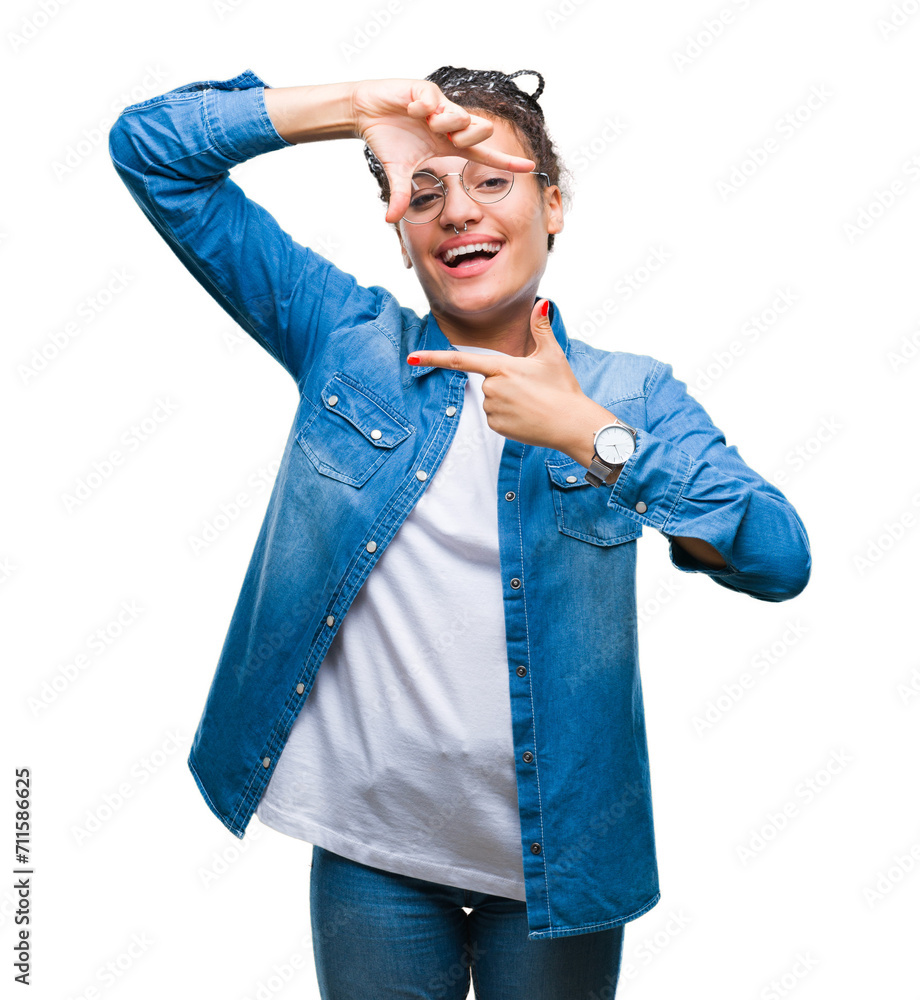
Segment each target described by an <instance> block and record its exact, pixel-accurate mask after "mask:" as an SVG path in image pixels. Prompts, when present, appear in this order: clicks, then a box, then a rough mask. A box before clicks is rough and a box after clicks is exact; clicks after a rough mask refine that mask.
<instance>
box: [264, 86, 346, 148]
mask: <svg viewBox="0 0 920 1000" xmlns="http://www.w3.org/2000/svg"><path fill="white" fill-rule="evenodd" d="M354 92H355V84H354V83H353V82H347V83H319V84H310V85H307V86H303V87H266V88H265V91H264V99H265V110H266V112H267V113H268V117H269V118H270V119H271V122H272V125H274V127H275V131H276V132H277V133H278V134H279V135H280V136H281V138H282V139H285V140H287V142H291V143H302V142H318V141H320V140H322V139H353V138H354V137H355V136H356V135H357V131H356V126H355V108H354Z"/></svg>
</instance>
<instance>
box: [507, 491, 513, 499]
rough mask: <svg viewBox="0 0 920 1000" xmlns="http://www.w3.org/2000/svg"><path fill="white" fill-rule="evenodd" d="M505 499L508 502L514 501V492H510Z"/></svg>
mask: <svg viewBox="0 0 920 1000" xmlns="http://www.w3.org/2000/svg"><path fill="white" fill-rule="evenodd" d="M505 499H506V500H513V499H514V490H508V492H507V493H506V494H505Z"/></svg>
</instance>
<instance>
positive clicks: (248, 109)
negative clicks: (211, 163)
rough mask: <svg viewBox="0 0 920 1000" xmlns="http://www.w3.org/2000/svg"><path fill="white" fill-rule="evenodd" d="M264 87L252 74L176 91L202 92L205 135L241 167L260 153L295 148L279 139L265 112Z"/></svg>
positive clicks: (245, 73) (250, 72)
mask: <svg viewBox="0 0 920 1000" xmlns="http://www.w3.org/2000/svg"><path fill="white" fill-rule="evenodd" d="M265 87H266V84H265V83H264V82H263V81H262V80H261V79H260V78H259V77H258V76H256V74H255V73H253V72H252V70H249V69H247V70H244V71H243V72H242V73H240V75H239V76H235V77H233V78H232V79H230V80H204V81H200V82H199V83H191V84H188V85H187V86H186V87H182V88H179V89H180V90H192V89H202V90H204V92H205V93H204V112H205V122H206V123H207V129H208V135H209V137H210V139H211V141H212V142H213V143H214V146H215V147H216V148H217V150H218V151H219V152H220V153H221V155H222V156H225V157H226V158H227V159H228V160H232V161H235V162H237V163H242V162H243V161H244V160H249V159H251V158H252V157H254V156H258V155H259V154H260V153H269V152H271V151H272V150H275V149H283V148H284V147H285V146H293V145H295V144H294V143H292V142H288V141H287V140H286V139H283V138H282V137H281V136H280V135H279V134H278V131H277V130H276V129H275V126H274V125H273V124H272V120H271V118H269V116H268V111H267V110H266V109H265V96H264V95H265Z"/></svg>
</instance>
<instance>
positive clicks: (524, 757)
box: [521, 750, 533, 764]
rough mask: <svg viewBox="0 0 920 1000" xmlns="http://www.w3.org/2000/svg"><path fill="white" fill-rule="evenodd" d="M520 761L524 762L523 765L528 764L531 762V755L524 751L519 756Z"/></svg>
mask: <svg viewBox="0 0 920 1000" xmlns="http://www.w3.org/2000/svg"><path fill="white" fill-rule="evenodd" d="M521 760H522V761H524V763H525V764H529V763H530V762H531V761H532V760H533V754H532V753H531V752H530V751H529V750H525V751H524V752H523V753H522V754H521Z"/></svg>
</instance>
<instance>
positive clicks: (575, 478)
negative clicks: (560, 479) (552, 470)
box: [565, 476, 578, 483]
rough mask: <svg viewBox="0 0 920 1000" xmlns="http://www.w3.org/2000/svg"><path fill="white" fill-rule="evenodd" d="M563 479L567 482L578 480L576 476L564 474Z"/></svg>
mask: <svg viewBox="0 0 920 1000" xmlns="http://www.w3.org/2000/svg"><path fill="white" fill-rule="evenodd" d="M565 481H566V482H567V483H577V482H578V476H566V477H565Z"/></svg>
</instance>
